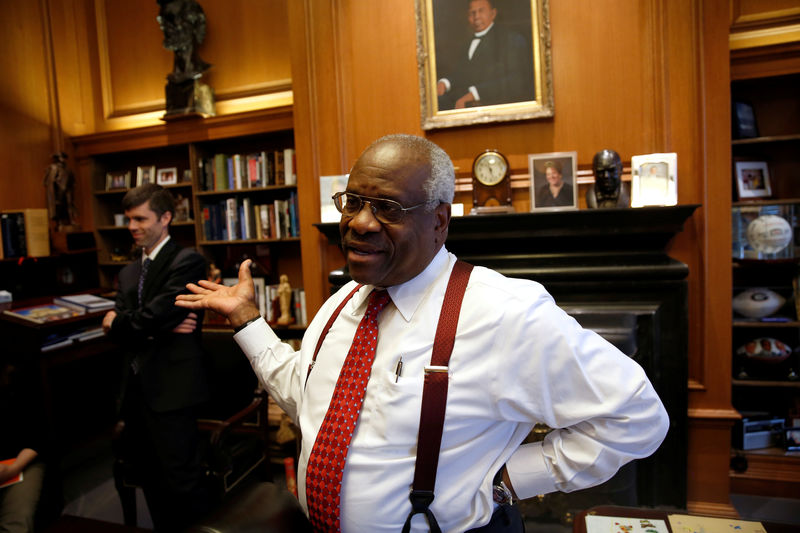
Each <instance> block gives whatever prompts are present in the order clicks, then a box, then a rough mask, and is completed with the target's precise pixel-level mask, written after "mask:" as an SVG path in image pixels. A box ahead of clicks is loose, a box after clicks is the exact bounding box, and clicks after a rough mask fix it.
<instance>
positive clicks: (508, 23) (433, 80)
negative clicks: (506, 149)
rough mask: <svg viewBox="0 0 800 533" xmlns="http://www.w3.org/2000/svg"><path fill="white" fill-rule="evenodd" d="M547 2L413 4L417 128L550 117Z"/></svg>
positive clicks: (419, 0) (428, 0) (421, 0)
mask: <svg viewBox="0 0 800 533" xmlns="http://www.w3.org/2000/svg"><path fill="white" fill-rule="evenodd" d="M548 2H549V0H506V1H505V2H503V3H499V2H495V3H494V5H493V4H491V3H490V2H489V0H472V1H469V2H467V1H464V0H415V3H416V17H417V66H418V69H419V83H420V101H421V123H422V129H423V130H430V129H434V128H447V127H453V126H466V125H470V124H484V123H488V122H504V121H511V120H525V119H532V118H543V117H551V116H553V81H552V66H551V54H550V15H549V3H548Z"/></svg>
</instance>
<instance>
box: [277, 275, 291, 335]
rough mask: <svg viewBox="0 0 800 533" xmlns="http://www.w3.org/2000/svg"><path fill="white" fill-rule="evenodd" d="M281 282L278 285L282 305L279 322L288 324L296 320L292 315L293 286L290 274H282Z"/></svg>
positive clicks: (279, 300) (284, 324) (282, 324)
mask: <svg viewBox="0 0 800 533" xmlns="http://www.w3.org/2000/svg"><path fill="white" fill-rule="evenodd" d="M280 280H281V282H280V284H279V285H278V302H279V303H280V307H281V316H279V317H278V324H279V325H281V326H288V325H289V324H291V323H292V322H294V317H293V316H292V307H291V304H292V286H291V285H289V276H287V275H286V274H281V277H280Z"/></svg>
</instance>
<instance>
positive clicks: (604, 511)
mask: <svg viewBox="0 0 800 533" xmlns="http://www.w3.org/2000/svg"><path fill="white" fill-rule="evenodd" d="M587 514H594V515H598V516H620V517H625V518H651V519H657V520H664V522H666V524H667V529H668V530H669V531H670V532H672V528H671V527H670V524H669V519H668V518H667V517H668V516H669V515H671V514H691V513H688V512H682V511H680V510H669V511H667V510H662V509H648V508H644V507H621V506H614V505H601V506H597V507H592V508H591V509H587V510H586V511H582V512H581V513H579V514H578V515H577V516H576V517H575V521H574V522H573V523H572V531H573V533H586V515H587ZM714 518H719V517H714ZM737 520H741V519H737ZM760 523H761V525H762V526H764V529H765V530H766V531H767V533H796V532H800V525H793V524H779V523H775V522H765V521H763V520H762V521H760Z"/></svg>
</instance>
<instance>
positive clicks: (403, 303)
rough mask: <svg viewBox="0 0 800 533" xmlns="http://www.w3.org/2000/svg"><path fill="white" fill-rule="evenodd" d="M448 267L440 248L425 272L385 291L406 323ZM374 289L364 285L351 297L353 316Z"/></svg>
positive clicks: (444, 250)
mask: <svg viewBox="0 0 800 533" xmlns="http://www.w3.org/2000/svg"><path fill="white" fill-rule="evenodd" d="M449 266H450V254H449V253H448V252H447V249H445V247H444V246H442V247H441V248H440V249H439V251H438V252H437V253H436V255H435V256H434V257H433V259H432V260H431V262H430V263H428V266H426V267H425V270H423V271H422V272H420V273H419V274H417V276H416V277H414V278H412V279H410V280H408V281H406V282H405V283H401V284H400V285H393V286H391V287H389V288H388V289H387V290H388V291H389V296H391V298H392V303H394V306H395V307H396V308H397V310H398V311H400V314H401V315H402V316H403V318H404V319H405V320H406V322H410V321H411V318H412V317H413V316H414V312H415V311H416V310H417V308H418V307H419V304H420V303H421V302H422V299H423V298H424V297H425V296H426V295H427V293H428V291H429V290H430V287H431V286H433V284H434V282H435V281H436V280H437V279H439V277H440V276H442V275H443V274H446V273H447V272H448V270H449ZM374 288H375V286H374V285H365V286H364V287H362V288H361V289H360V290H359V291H358V292H357V293H356V294H355V295H354V296H353V314H356V313H357V311H358V310H360V309H361V306H362V304H364V302H365V301H366V299H367V296H369V293H371V292H372V289H374Z"/></svg>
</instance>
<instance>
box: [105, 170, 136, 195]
mask: <svg viewBox="0 0 800 533" xmlns="http://www.w3.org/2000/svg"><path fill="white" fill-rule="evenodd" d="M130 186H131V171H130V170H121V171H117V172H108V173H106V190H107V191H110V190H112V189H128V188H130Z"/></svg>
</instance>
